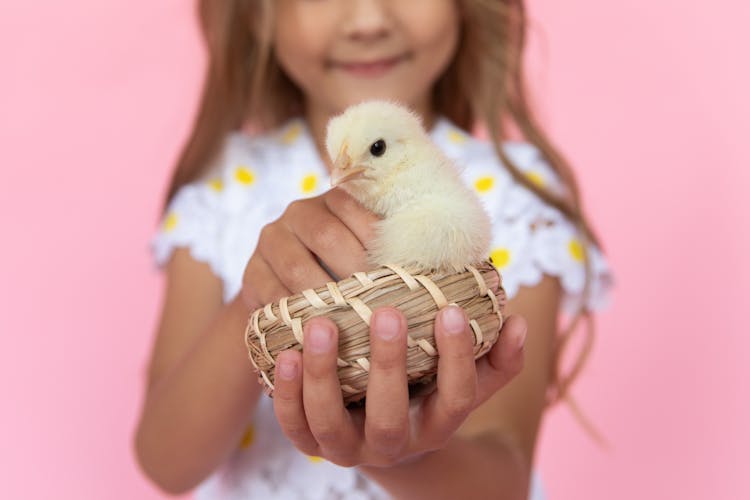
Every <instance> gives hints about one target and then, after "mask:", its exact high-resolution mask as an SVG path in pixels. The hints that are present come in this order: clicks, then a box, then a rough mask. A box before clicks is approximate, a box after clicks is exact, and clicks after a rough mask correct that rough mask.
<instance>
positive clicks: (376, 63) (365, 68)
mask: <svg viewBox="0 0 750 500" xmlns="http://www.w3.org/2000/svg"><path fill="white" fill-rule="evenodd" d="M411 58H412V56H411V54H410V53H409V52H405V53H402V54H400V55H396V56H391V57H381V58H375V59H370V60H364V59H362V60H351V61H337V60H332V61H329V62H328V63H327V67H328V68H330V69H332V70H339V71H343V72H345V73H348V74H350V75H352V76H355V77H358V78H379V77H381V76H383V75H385V74H386V73H388V72H389V71H391V70H392V69H393V68H395V67H396V66H399V65H400V64H402V63H404V62H405V61H408V60H410V59H411Z"/></svg>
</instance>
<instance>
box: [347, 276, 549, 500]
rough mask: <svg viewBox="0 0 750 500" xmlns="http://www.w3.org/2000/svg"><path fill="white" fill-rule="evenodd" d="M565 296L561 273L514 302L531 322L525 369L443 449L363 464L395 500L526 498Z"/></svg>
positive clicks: (523, 291)
mask: <svg viewBox="0 0 750 500" xmlns="http://www.w3.org/2000/svg"><path fill="white" fill-rule="evenodd" d="M560 298H561V289H560V285H559V282H558V280H557V279H555V278H551V277H549V276H545V277H544V279H543V280H542V282H541V283H540V284H539V285H537V286H535V287H533V288H521V289H520V291H519V293H518V294H517V295H516V297H514V298H513V299H512V300H511V301H509V303H508V306H507V308H508V309H507V312H508V313H512V314H519V315H521V316H523V317H524V318H526V321H527V325H528V329H527V336H526V344H525V347H524V351H525V353H524V354H525V356H524V368H523V370H522V371H521V373H520V374H519V375H518V376H516V377H515V378H514V379H513V380H512V381H511V382H510V383H509V384H508V385H506V386H505V387H503V388H502V389H501V390H499V391H498V392H496V393H495V395H494V396H492V397H491V398H490V399H488V400H487V401H486V402H485V403H484V404H483V405H482V406H480V407H479V408H477V409H476V410H474V411H473V412H472V413H471V415H470V416H469V417H468V418H467V420H466V421H465V422H464V424H463V425H462V426H461V427H460V428H459V430H458V431H457V433H456V434H455V435H454V437H453V438H452V439H451V441H450V442H449V443H448V445H447V446H446V447H445V448H443V449H441V450H438V451H435V452H432V453H429V454H426V455H424V456H422V457H421V458H420V459H418V460H416V461H412V462H409V463H407V464H403V465H397V466H394V467H382V468H380V467H367V466H362V467H360V470H361V471H362V472H363V473H364V474H365V475H367V476H369V477H370V478H371V479H373V480H374V481H376V482H378V483H380V484H381V485H382V486H383V487H384V488H385V489H386V490H387V491H388V492H389V493H390V494H391V495H393V497H394V498H397V499H401V498H404V499H406V498H408V499H421V498H425V499H426V498H429V499H442V498H445V499H453V498H493V499H506V498H507V499H526V498H527V497H528V487H529V481H530V473H531V468H532V463H533V457H534V448H535V444H536V438H537V434H538V430H539V424H540V422H541V417H542V413H543V411H544V407H545V393H546V389H547V385H548V383H549V380H550V378H551V369H552V362H553V345H554V337H555V331H556V321H557V311H558V307H559V303H560Z"/></svg>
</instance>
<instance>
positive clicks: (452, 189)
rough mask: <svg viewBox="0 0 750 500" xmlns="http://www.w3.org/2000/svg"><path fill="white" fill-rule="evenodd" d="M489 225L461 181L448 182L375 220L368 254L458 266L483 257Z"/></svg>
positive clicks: (417, 264)
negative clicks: (456, 182) (374, 235)
mask: <svg viewBox="0 0 750 500" xmlns="http://www.w3.org/2000/svg"><path fill="white" fill-rule="evenodd" d="M456 180H457V181H458V179H456ZM458 182H459V183H460V181H458ZM491 230H492V228H491V224H490V220H489V217H488V216H487V214H486V212H485V211H484V209H483V207H482V205H481V202H480V201H479V200H478V199H476V197H475V196H474V194H473V193H472V192H470V191H469V190H468V189H466V188H465V187H464V186H462V185H460V184H454V183H450V184H449V185H447V186H444V189H441V190H438V191H437V192H434V193H431V194H425V195H423V196H421V197H420V198H418V199H415V200H412V201H411V202H410V203H408V204H406V205H404V206H402V207H399V209H398V210H396V211H394V212H392V213H391V214H390V216H389V217H386V218H385V219H383V220H381V221H379V222H378V223H377V227H376V237H375V238H374V239H373V241H372V242H371V245H370V248H369V251H368V256H369V259H370V263H371V264H372V265H374V266H377V265H382V264H388V263H391V264H398V265H400V266H404V267H409V268H411V269H416V270H420V271H422V270H427V269H432V270H436V271H438V272H447V273H450V272H460V271H463V270H464V267H465V266H466V265H467V264H476V263H477V262H480V261H482V260H485V259H486V258H487V253H488V248H489V240H490V234H491Z"/></svg>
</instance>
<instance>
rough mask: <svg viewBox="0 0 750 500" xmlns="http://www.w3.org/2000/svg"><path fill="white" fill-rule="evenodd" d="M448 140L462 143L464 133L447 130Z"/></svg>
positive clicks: (464, 137) (464, 140)
mask: <svg viewBox="0 0 750 500" xmlns="http://www.w3.org/2000/svg"><path fill="white" fill-rule="evenodd" d="M448 140H449V141H451V142H452V143H453V144H463V143H464V142H466V134H464V133H463V132H459V131H458V130H451V131H450V132H448Z"/></svg>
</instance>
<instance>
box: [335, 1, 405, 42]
mask: <svg viewBox="0 0 750 500" xmlns="http://www.w3.org/2000/svg"><path fill="white" fill-rule="evenodd" d="M400 1H403V0H400ZM347 3H348V7H349V8H348V9H347V10H348V12H347V15H346V16H345V19H344V20H343V29H344V32H345V34H346V36H347V37H349V38H351V39H353V40H360V41H371V40H378V39H380V38H384V37H387V36H388V34H389V33H390V30H391V18H390V15H389V12H388V5H387V3H388V0H349V1H348V2H347Z"/></svg>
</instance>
